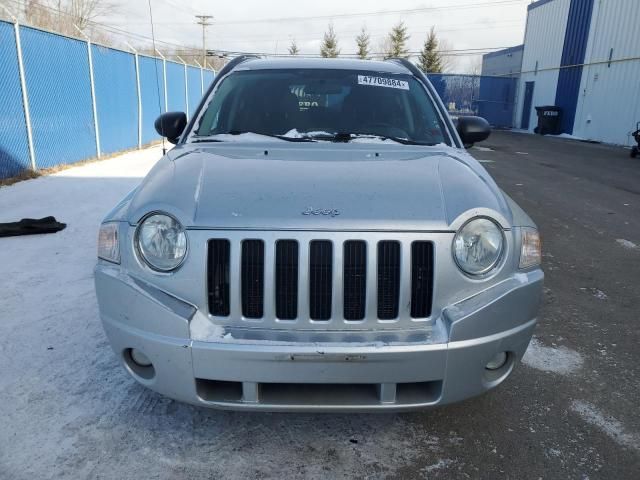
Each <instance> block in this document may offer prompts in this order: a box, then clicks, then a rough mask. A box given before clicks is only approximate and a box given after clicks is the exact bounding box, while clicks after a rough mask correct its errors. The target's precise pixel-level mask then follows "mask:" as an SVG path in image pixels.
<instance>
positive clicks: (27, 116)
mask: <svg viewBox="0 0 640 480" xmlns="http://www.w3.org/2000/svg"><path fill="white" fill-rule="evenodd" d="M17 20H18V19H17V18H16V19H15V22H14V24H13V29H14V32H15V36H16V53H17V54H18V71H19V73H20V88H21V90H22V108H23V109H24V121H25V123H26V124H27V144H28V146H29V160H30V161H31V170H34V171H35V170H36V152H35V150H34V148H33V130H32V128H31V110H30V108H29V94H28V92H27V80H26V78H25V75H24V62H23V60H22V43H21V42H20V26H19V25H18V21H17Z"/></svg>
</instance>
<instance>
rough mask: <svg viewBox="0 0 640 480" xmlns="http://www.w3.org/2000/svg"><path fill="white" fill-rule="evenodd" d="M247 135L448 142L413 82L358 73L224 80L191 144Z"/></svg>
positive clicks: (270, 73)
mask: <svg viewBox="0 0 640 480" xmlns="http://www.w3.org/2000/svg"><path fill="white" fill-rule="evenodd" d="M246 133H251V134H260V135H269V136H278V138H282V139H283V140H287V139H297V140H304V139H308V140H312V139H313V140H316V141H317V140H333V141H350V140H352V139H358V138H363V137H364V138H366V137H370V138H371V137H375V138H382V139H390V140H395V141H399V142H402V143H416V144H426V145H433V144H438V143H447V144H448V143H449V141H448V137H447V135H446V134H445V128H444V126H443V124H442V122H441V120H440V117H439V115H438V113H437V111H436V108H435V106H434V104H433V102H432V101H431V98H430V97H429V95H428V94H427V92H426V90H425V88H424V87H423V85H422V84H421V83H420V82H418V81H417V80H416V79H415V78H414V77H413V76H411V75H399V74H390V73H378V72H373V71H370V72H369V71H361V70H326V69H304V70H302V69H301V70H295V69H287V70H254V71H240V72H234V73H232V74H230V75H229V76H228V77H227V78H225V79H224V80H223V81H222V82H221V83H220V85H218V87H217V90H216V92H215V94H214V96H213V98H212V100H211V101H210V102H209V104H208V106H207V107H206V111H205V113H204V115H202V117H201V119H200V122H199V124H198V125H197V126H196V131H195V138H196V139H197V138H201V139H210V140H212V141H225V140H228V139H229V134H231V135H240V134H246ZM216 136H219V137H217V138H216Z"/></svg>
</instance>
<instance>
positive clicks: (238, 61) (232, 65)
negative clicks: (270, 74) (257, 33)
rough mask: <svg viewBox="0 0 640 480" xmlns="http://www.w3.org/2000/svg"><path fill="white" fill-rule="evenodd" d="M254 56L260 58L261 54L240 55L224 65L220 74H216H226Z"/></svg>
mask: <svg viewBox="0 0 640 480" xmlns="http://www.w3.org/2000/svg"><path fill="white" fill-rule="evenodd" d="M252 58H260V56H259V55H238V56H237V57H235V58H233V59H231V60H230V61H229V63H227V64H226V65H225V66H224V67H222V68H221V69H220V71H219V72H218V75H216V76H220V75H226V74H227V73H229V72H230V71H231V70H233V69H234V68H236V67H237V66H238V65H240V64H241V63H244V62H246V61H247V60H251V59H252Z"/></svg>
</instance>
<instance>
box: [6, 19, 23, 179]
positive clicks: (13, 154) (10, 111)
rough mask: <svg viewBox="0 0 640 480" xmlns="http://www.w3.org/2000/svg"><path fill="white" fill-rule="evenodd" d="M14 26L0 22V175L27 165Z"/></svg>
mask: <svg viewBox="0 0 640 480" xmlns="http://www.w3.org/2000/svg"><path fill="white" fill-rule="evenodd" d="M17 58H18V53H17V47H16V40H15V32H14V26H13V25H12V24H9V23H4V22H0V65H1V67H0V92H1V93H0V178H7V177H12V176H14V175H18V174H19V173H20V172H21V171H23V170H25V169H28V168H30V167H31V160H30V158H29V141H28V135H27V123H26V120H25V117H24V108H23V106H22V89H21V88H20V69H19V66H18V62H17Z"/></svg>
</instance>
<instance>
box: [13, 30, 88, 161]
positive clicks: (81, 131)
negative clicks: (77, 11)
mask: <svg viewBox="0 0 640 480" xmlns="http://www.w3.org/2000/svg"><path fill="white" fill-rule="evenodd" d="M20 38H21V41H22V42H21V43H22V54H23V62H24V69H25V77H26V83H27V91H28V92H29V109H30V113H31V129H32V132H33V146H34V150H35V157H36V167H37V168H47V167H53V166H55V165H60V164H63V163H75V162H78V161H80V160H86V159H88V158H92V157H95V156H96V154H97V152H96V139H95V128H94V123H93V106H92V102H91V82H90V80H89V58H88V52H87V44H86V43H85V42H82V41H80V40H75V39H72V38H67V37H62V36H60V35H54V34H52V33H49V32H43V31H41V30H36V29H33V28H29V27H20Z"/></svg>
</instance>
